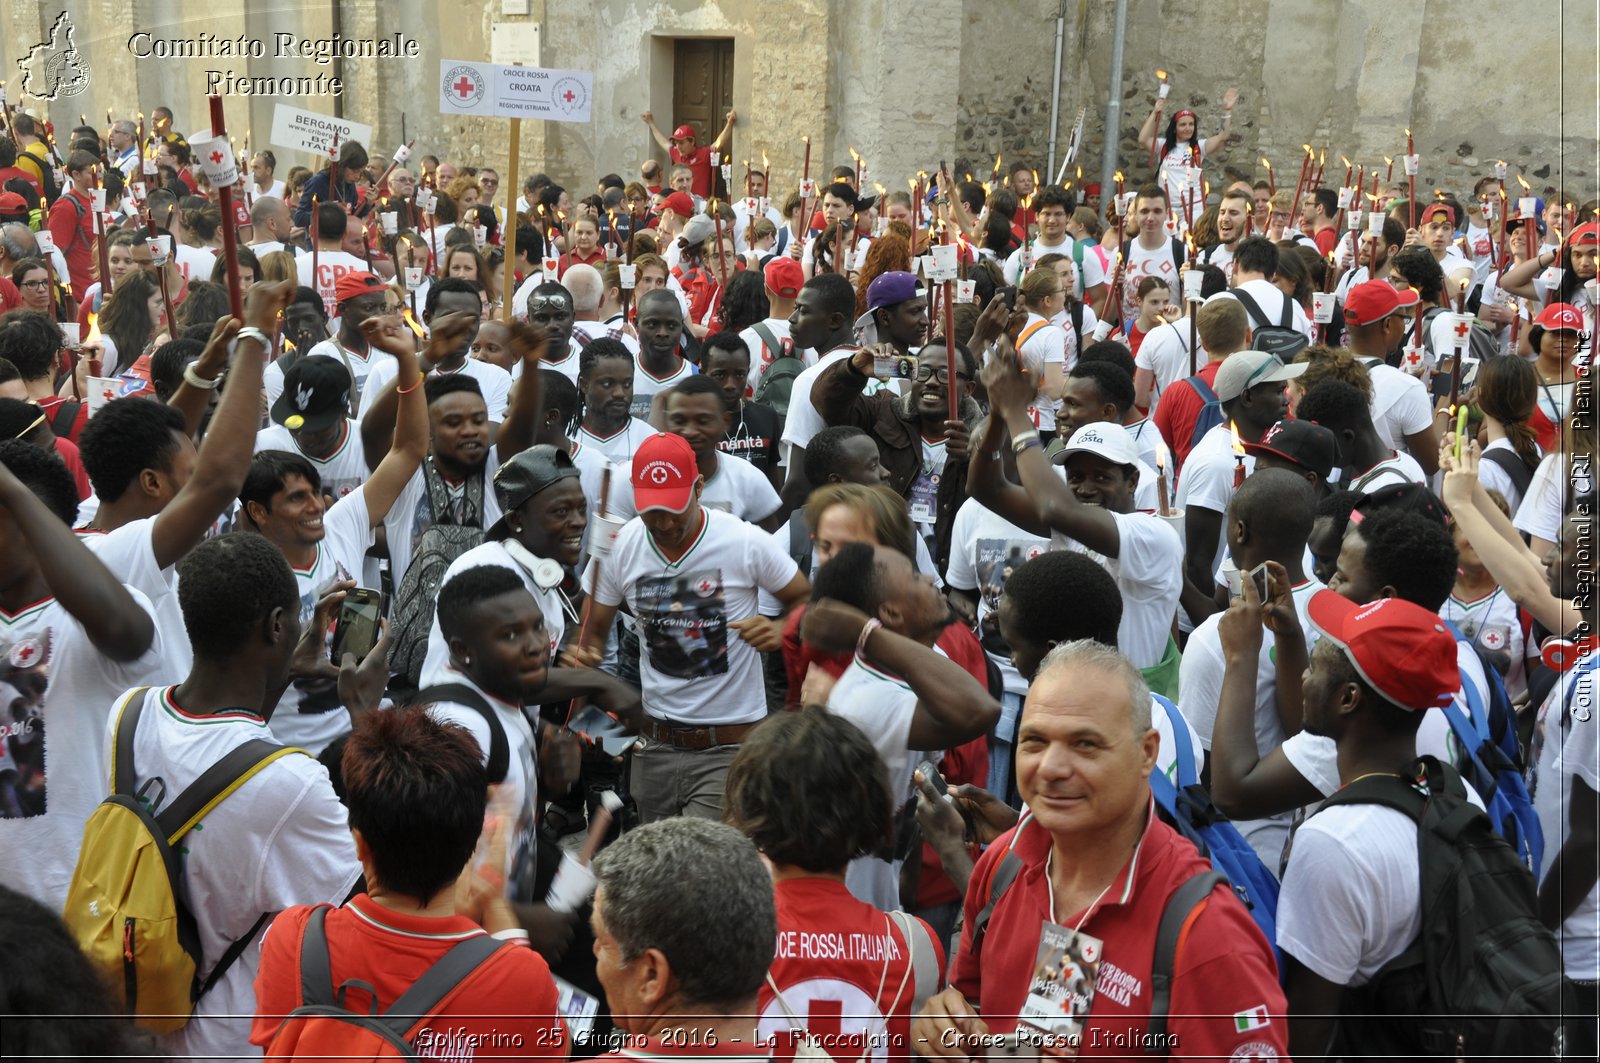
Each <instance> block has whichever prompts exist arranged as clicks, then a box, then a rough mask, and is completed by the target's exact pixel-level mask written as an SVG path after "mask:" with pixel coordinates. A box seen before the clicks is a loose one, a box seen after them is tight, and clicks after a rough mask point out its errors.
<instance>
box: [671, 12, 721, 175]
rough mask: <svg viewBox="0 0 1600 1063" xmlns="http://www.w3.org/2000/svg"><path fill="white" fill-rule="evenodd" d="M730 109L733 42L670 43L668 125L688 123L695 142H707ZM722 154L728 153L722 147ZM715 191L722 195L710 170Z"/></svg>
mask: <svg viewBox="0 0 1600 1063" xmlns="http://www.w3.org/2000/svg"><path fill="white" fill-rule="evenodd" d="M732 108H733V41H731V40H727V39H717V38H706V37H694V38H685V39H683V40H679V41H675V42H673V70H672V126H671V127H668V128H664V129H663V132H666V133H668V134H669V135H670V133H671V130H672V129H676V128H677V127H678V126H680V125H683V124H684V123H688V124H689V125H692V126H694V128H695V132H696V133H697V134H699V140H698V143H700V144H707V145H709V144H710V143H711V142H712V141H713V140H715V139H716V136H717V133H719V132H720V131H721V130H722V123H723V121H724V120H725V118H726V115H727V113H728V111H730V110H731V109H732ZM724 152H725V157H729V156H731V154H732V148H731V145H725V146H724ZM712 177H713V180H714V183H715V185H716V194H717V195H719V196H721V197H723V198H726V197H727V194H728V192H727V189H726V188H723V187H722V177H721V175H720V174H719V173H716V172H715V171H713V173H712Z"/></svg>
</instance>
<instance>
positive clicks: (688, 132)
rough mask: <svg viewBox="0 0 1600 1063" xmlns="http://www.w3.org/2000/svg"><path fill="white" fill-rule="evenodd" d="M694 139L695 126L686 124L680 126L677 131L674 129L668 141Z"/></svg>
mask: <svg viewBox="0 0 1600 1063" xmlns="http://www.w3.org/2000/svg"><path fill="white" fill-rule="evenodd" d="M694 138H695V136H694V126H692V125H689V124H688V123H687V122H686V123H684V124H683V125H681V126H679V127H678V128H677V129H674V130H673V131H672V135H671V136H670V137H668V138H667V139H668V140H693V139H694Z"/></svg>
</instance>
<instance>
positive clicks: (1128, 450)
mask: <svg viewBox="0 0 1600 1063" xmlns="http://www.w3.org/2000/svg"><path fill="white" fill-rule="evenodd" d="M1073 454H1093V455H1095V456H1096V457H1099V458H1104V459H1105V460H1107V461H1109V462H1111V463H1112V464H1113V465H1137V464H1139V448H1138V446H1137V445H1136V444H1135V443H1134V441H1133V437H1132V436H1131V435H1129V434H1128V430H1127V429H1126V428H1124V427H1122V426H1121V425H1120V424H1116V423H1115V422H1112V421H1095V422H1093V423H1091V424H1086V425H1084V426H1083V427H1082V428H1080V429H1078V430H1077V431H1076V432H1074V433H1072V438H1071V439H1069V440H1067V445H1066V446H1064V447H1062V448H1061V451H1060V453H1058V454H1057V455H1056V457H1055V460H1056V464H1058V465H1064V464H1066V462H1067V459H1068V458H1069V457H1071V456H1072V455H1073Z"/></svg>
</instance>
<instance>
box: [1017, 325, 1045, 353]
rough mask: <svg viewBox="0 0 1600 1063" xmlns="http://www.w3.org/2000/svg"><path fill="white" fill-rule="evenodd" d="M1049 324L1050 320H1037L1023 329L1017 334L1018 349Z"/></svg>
mask: <svg viewBox="0 0 1600 1063" xmlns="http://www.w3.org/2000/svg"><path fill="white" fill-rule="evenodd" d="M1048 324H1050V322H1048V321H1035V322H1034V323H1033V324H1031V325H1029V326H1028V327H1027V328H1025V329H1023V330H1022V332H1021V333H1020V334H1019V335H1018V336H1017V349H1018V350H1021V349H1022V345H1023V344H1024V343H1027V342H1028V341H1029V340H1030V339H1032V338H1033V337H1034V336H1035V335H1037V334H1038V332H1039V330H1040V329H1042V328H1044V327H1045V326H1046V325H1048Z"/></svg>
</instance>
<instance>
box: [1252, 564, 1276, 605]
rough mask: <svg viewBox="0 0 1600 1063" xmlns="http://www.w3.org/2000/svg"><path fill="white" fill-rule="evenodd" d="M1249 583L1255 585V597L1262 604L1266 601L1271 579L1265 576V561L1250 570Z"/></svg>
mask: <svg viewBox="0 0 1600 1063" xmlns="http://www.w3.org/2000/svg"><path fill="white" fill-rule="evenodd" d="M1250 582H1252V583H1254V584H1255V585H1256V597H1257V598H1258V599H1260V600H1261V601H1263V602H1264V601H1266V600H1267V598H1268V596H1269V592H1270V590H1271V587H1272V579H1271V577H1270V576H1268V575H1267V563H1266V562H1265V561H1263V562H1261V564H1259V565H1257V566H1256V567H1255V568H1253V569H1251V570H1250Z"/></svg>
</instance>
